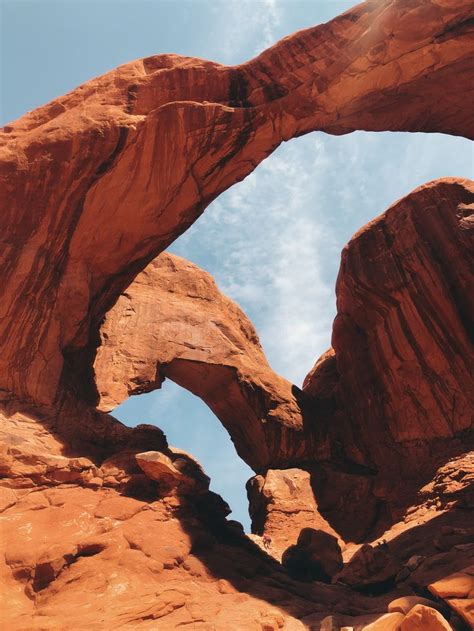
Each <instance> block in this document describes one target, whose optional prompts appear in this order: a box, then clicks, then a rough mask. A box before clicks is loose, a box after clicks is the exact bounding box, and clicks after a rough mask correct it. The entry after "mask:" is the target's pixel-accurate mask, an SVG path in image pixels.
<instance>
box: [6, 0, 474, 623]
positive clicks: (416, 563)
mask: <svg viewBox="0 0 474 631" xmlns="http://www.w3.org/2000/svg"><path fill="white" fill-rule="evenodd" d="M473 17H474V16H473V10H472V7H471V6H469V3H466V2H464V1H463V0H431V1H428V0H414V1H411V0H410V2H408V1H405V0H385V1H383V2H378V1H377V2H375V1H369V2H366V3H363V4H361V5H360V6H358V7H355V8H354V9H352V10H350V11H348V12H346V13H345V14H343V15H342V16H340V17H339V18H336V19H335V20H333V21H331V22H329V23H328V24H325V25H322V26H319V27H315V28H311V29H307V30H305V31H301V32H299V33H296V34H294V35H292V36H290V37H288V38H286V39H284V40H282V41H281V42H279V43H278V44H276V45H275V46H274V47H272V48H271V49H269V50H268V51H265V52H264V53H262V54H261V55H260V56H259V57H257V58H256V59H254V60H251V61H250V62H248V63H246V64H243V65H241V66H238V67H225V66H220V65H218V64H214V63H212V62H206V61H203V60H196V59H189V58H182V57H178V56H174V55H161V56H156V57H150V58H147V59H143V60H138V61H136V62H133V63H131V64H127V65H125V66H121V67H120V68H118V69H117V70H114V71H112V72H111V73H108V74H106V75H104V76H102V77H99V78H97V79H94V80H93V81H90V82H88V83H86V84H84V85H83V86H80V87H79V88H77V89H76V90H74V91H73V92H71V93H70V94H68V95H66V96H64V97H62V98H60V99H57V100H56V101H54V102H52V103H50V104H48V105H46V106H44V107H42V108H39V109H38V110H36V111H34V112H32V113H30V114H28V115H26V116H25V117H23V118H22V119H20V120H19V121H17V122H16V123H12V124H11V125H8V126H6V127H5V128H4V130H3V131H2V134H1V137H0V138H1V149H0V165H1V170H0V178H1V196H2V212H1V213H0V234H1V235H2V246H3V247H2V251H1V261H2V268H1V274H2V284H1V292H2V300H1V301H0V339H1V342H2V353H1V354H0V439H1V450H0V528H1V533H0V535H1V536H0V578H1V582H2V589H1V590H0V593H1V595H2V598H3V601H2V603H0V609H1V612H2V621H1V622H2V625H4V626H5V628H6V629H7V628H8V629H10V628H12V629H13V628H14V629H18V630H22V629H23V630H24V631H31V629H42V630H43V629H44V630H45V631H46V630H53V629H57V630H58V631H59V630H63V629H64V628H70V627H71V615H72V612H73V614H74V628H75V629H77V630H78V631H81V630H82V629H90V628H94V629H99V630H102V629H103V630H104V631H106V630H108V629H112V628H113V629H115V628H117V629H120V628H123V629H135V628H140V629H142V628H143V629H174V628H179V627H182V626H185V625H186V626H188V628H193V629H203V630H204V629H210V628H212V629H215V630H216V631H221V630H222V631H223V630H224V629H225V630H227V629H236V630H240V629H242V630H244V629H245V631H247V630H250V631H253V630H255V631H270V630H273V631H276V630H277V629H285V630H287V631H293V630H299V629H301V630H303V629H317V630H321V629H333V628H334V627H337V628H340V627H343V626H347V627H352V628H354V629H357V630H359V629H366V630H367V631H368V630H371V631H376V630H383V631H387V630H388V629H393V630H394V631H395V630H397V631H400V629H412V628H415V626H414V625H417V626H416V628H420V629H422V628H430V629H433V628H435V627H434V626H433V625H437V627H436V628H440V629H447V628H450V625H451V626H452V627H453V628H456V629H459V630H460V629H462V628H463V627H462V625H463V624H464V625H465V624H468V625H469V624H472V595H473V589H472V566H473V564H474V544H473V543H472V534H473V531H472V523H473V520H472V508H473V505H474V497H473V490H472V489H473V484H472V482H473V479H474V460H473V454H472V452H470V448H471V444H472V417H471V416H470V411H472V409H473V405H472V380H471V375H470V373H469V362H470V361H471V360H472V355H470V353H471V349H470V346H469V337H468V335H469V331H470V330H471V332H472V328H471V329H470V326H471V325H472V323H471V322H470V320H469V317H470V314H472V312H473V309H472V306H473V305H472V296H473V292H472V276H470V275H469V274H470V271H469V264H470V262H471V261H472V258H470V257H471V256H472V244H471V242H470V241H469V238H471V240H472V230H471V228H472V210H473V207H474V194H473V185H472V183H469V182H467V181H465V180H457V179H445V180H438V181H436V182H433V183H430V184H428V185H425V186H423V187H420V188H419V189H417V190H416V191H414V192H413V193H411V194H410V195H408V196H407V197H405V198H404V199H402V200H400V201H399V202H396V203H395V204H394V205H393V206H392V207H391V208H390V209H389V210H388V211H387V212H386V213H385V214H384V215H382V216H381V217H379V218H378V219H376V220H374V221H373V222H371V223H370V224H368V225H367V226H366V227H365V228H363V229H362V230H361V231H360V232H359V233H358V234H357V235H356V236H355V237H354V238H353V239H352V241H351V242H350V243H349V244H348V246H347V247H346V248H345V250H344V251H343V256H342V264H341V270H340V274H339V279H338V283H337V288H336V290H337V296H338V315H337V318H336V321H335V325H334V332H333V340H332V345H333V349H331V350H329V351H328V352H327V353H326V354H325V355H324V356H323V357H322V358H320V360H318V362H317V364H316V366H315V367H314V369H313V370H312V371H311V373H310V375H308V377H307V379H306V381H305V384H304V388H303V391H301V390H300V389H299V388H297V387H296V386H293V385H292V384H290V383H289V382H288V381H286V380H285V379H282V378H281V377H279V376H278V375H276V374H275V373H274V372H273V371H272V370H271V368H270V367H269V366H268V363H267V361H266V359H265V357H264V355H263V352H262V349H261V347H260V345H259V342H258V338H257V336H256V333H255V331H254V329H253V327H252V325H251V323H250V322H249V321H248V320H247V319H246V317H245V315H244V314H243V313H242V312H241V310H240V309H239V308H238V307H237V306H236V305H234V304H233V303H232V302H231V301H229V300H228V299H227V298H225V297H224V296H222V295H221V294H220V293H219V291H218V289H217V288H216V286H215V284H214V283H213V281H212V279H211V278H210V277H209V276H208V275H207V274H206V273H205V272H203V271H202V270H199V269H198V268H196V266H193V265H192V264H190V263H188V262H186V261H184V260H182V259H179V258H177V257H173V256H170V255H167V254H161V256H159V257H158V258H156V257H157V255H158V254H160V253H162V251H163V250H164V249H165V248H166V246H167V245H168V244H169V243H170V242H172V241H173V239H175V238H176V237H177V236H178V235H179V234H181V233H182V232H183V231H184V230H185V229H186V228H187V227H189V225H191V223H192V222H193V221H194V220H195V219H196V218H197V217H198V216H199V215H200V214H201V213H202V212H203V210H204V209H205V208H206V206H207V205H208V204H209V203H210V201H212V200H213V199H214V198H215V197H216V196H217V195H218V194H219V193H220V192H222V191H223V190H225V189H226V188H228V187H229V186H231V185H232V184H233V183H235V182H236V181H238V180H240V179H242V178H244V177H245V176H246V175H247V174H248V173H250V172H251V171H252V170H253V169H254V168H255V166H256V165H257V164H258V163H259V162H260V161H261V160H263V159H264V158H265V157H266V156H267V155H268V154H269V153H270V152H271V151H272V150H273V149H275V147H276V146H278V144H279V143H280V142H282V141H283V140H288V139H290V138H292V137H294V136H298V135H301V134H303V133H307V132H309V131H313V130H324V131H325V132H328V133H333V134H343V133H348V132H350V131H353V130H355V129H367V130H411V131H415V130H417V131H438V132H445V133H453V134H460V135H464V136H466V137H470V138H472V137H474V112H473V110H472V108H470V107H468V106H467V104H469V103H471V102H472V101H473V100H474V99H473V98H472V97H473V96H474V80H473V79H474V55H473V54H472V47H473ZM460 77H462V81H461V80H460ZM470 97H471V98H470ZM132 218H133V221H132V220H131V219H132ZM470 235H471V237H470ZM132 327H133V334H132V335H130V332H131V328H132ZM471 365H472V364H471ZM164 378H171V379H173V380H174V381H176V382H177V383H180V384H181V385H183V386H185V387H187V388H189V389H190V390H191V391H192V392H195V393H196V394H198V395H199V396H201V397H202V398H203V399H204V400H205V401H206V402H207V403H208V405H209V406H210V407H211V409H213V410H214V412H215V413H216V416H218V418H219V419H220V420H221V421H222V423H223V424H224V425H225V427H226V428H227V430H228V431H229V433H230V435H231V437H232V439H233V441H234V443H235V445H236V447H237V449H238V451H239V453H240V455H241V456H242V457H243V458H244V459H245V460H246V461H247V462H248V463H249V464H251V465H252V466H253V467H254V469H255V471H256V473H257V475H256V476H255V477H254V478H252V479H251V480H250V481H249V483H248V492H249V499H250V512H251V514H252V519H253V529H254V531H255V534H254V536H253V541H252V538H251V537H247V536H245V535H244V534H243V532H242V530H241V528H240V527H239V525H238V524H236V523H235V522H232V521H228V520H227V516H228V515H229V511H230V509H229V507H228V506H227V504H226V503H225V501H224V500H223V499H222V498H220V497H219V496H217V495H216V494H215V493H213V492H211V491H210V490H209V479H208V477H207V476H206V474H205V472H204V471H203V470H202V468H201V467H200V465H199V464H198V463H197V462H196V461H195V460H194V459H193V458H192V457H191V456H189V455H188V454H185V453H184V452H180V451H179V450H177V449H173V448H171V447H169V446H168V444H167V441H166V438H165V437H164V435H163V433H162V432H161V431H160V430H159V429H158V428H155V427H151V426H146V425H139V426H137V427H136V428H134V429H129V428H126V427H125V426H123V425H122V424H121V423H119V422H118V421H117V420H116V419H114V418H113V416H111V415H110V414H108V413H107V410H110V409H111V408H112V407H113V406H115V405H116V404H117V403H119V402H120V401H122V400H123V398H125V397H126V396H128V395H129V394H133V393H139V392H143V391H147V390H151V389H153V388H156V387H159V386H160V384H161V382H162V380H163V379H164ZM355 542H356V543H355ZM280 559H283V564H281V563H280V562H279V561H280ZM342 563H344V565H343V566H342ZM301 579H303V580H301ZM322 581H325V582H326V583H324V582H322ZM329 583H330V584H329ZM430 593H431V595H432V597H433V598H434V599H435V601H434V603H433V606H431V605H430V604H429V602H428V603H427V602H420V600H419V599H418V600H417V602H416V603H414V601H413V599H416V598H417V597H419V595H420V594H423V595H424V596H428V595H429V594H430ZM400 598H401V599H404V600H403V606H401V605H400ZM397 600H398V603H399V608H398V609H396V610H395V609H394V605H393V602H394V601H395V602H396V601H397ZM407 603H414V606H413V607H411V606H408V605H407ZM397 606H398V605H397ZM400 607H401V608H400ZM423 625H424V626H423ZM427 625H428V626H427ZM430 625H431V627H430ZM464 628H465V626H464Z"/></svg>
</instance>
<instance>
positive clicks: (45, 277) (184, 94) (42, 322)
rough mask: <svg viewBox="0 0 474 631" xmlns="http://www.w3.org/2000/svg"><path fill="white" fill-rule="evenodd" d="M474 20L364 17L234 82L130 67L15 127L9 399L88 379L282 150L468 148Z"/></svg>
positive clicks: (462, 9)
mask: <svg viewBox="0 0 474 631" xmlns="http://www.w3.org/2000/svg"><path fill="white" fill-rule="evenodd" d="M471 18H472V9H471V7H470V6H469V5H468V4H467V5H466V3H465V2H463V1H462V0H460V1H454V2H450V3H446V2H442V1H441V0H438V1H437V2H428V1H427V0H420V1H419V2H416V3H415V4H413V3H411V2H410V3H406V2H403V1H402V0H398V1H393V0H392V1H390V0H386V1H385V2H382V3H380V2H367V3H364V4H361V5H359V6H357V7H355V8H354V9H351V10H350V11H348V12H346V13H345V14H343V15H341V16H339V17H338V18H335V19H334V20H332V21H331V22H329V23H328V24H326V25H322V26H318V27H314V28H310V29H307V30H305V31H301V32H299V33H296V34H294V35H292V36H290V37H288V38H285V39H284V40H282V41H281V42H279V43H278V44H276V45H275V46H274V47H272V48H270V49H269V50H268V51H265V52H264V53H262V54H261V55H260V56H259V57H257V58H256V59H254V60H251V61H250V62H248V63H246V64H243V65H241V66H238V67H235V68H228V67H224V66H219V65H218V64H215V63H212V62H206V61H202V60H194V59H189V58H181V57H177V56H173V55H163V56H157V57H152V58H147V59H144V60H138V61H136V62H132V63H130V64H126V65H124V66H121V67H120V68H118V69H117V70H114V71H112V72H110V73H108V74H106V75H104V76H102V77H99V78H97V79H94V80H92V81H90V82H88V83H86V84H84V85H83V86H80V87H79V88H77V89H76V90H74V91H73V92H71V93H69V94H68V95H66V96H65V97H62V98H59V99H57V100H55V101H53V102H52V103H50V104H48V105H46V106H44V107H42V108H39V109H37V110H35V111H34V112H32V113H30V114H28V115H26V116H25V117H23V118H22V119H20V120H19V121H18V122H16V123H12V124H11V125H8V126H6V127H5V128H4V131H3V133H2V153H1V164H2V173H1V177H2V206H4V208H5V211H4V212H3V213H2V216H1V218H0V221H1V225H0V229H1V233H2V239H3V243H4V249H3V270H4V285H3V299H2V307H1V308H2V311H1V314H0V316H1V318H2V325H1V330H0V339H1V341H2V349H3V353H2V357H1V358H0V388H1V389H2V391H3V392H4V393H5V396H6V397H8V396H11V395H13V396H16V397H19V398H22V399H28V400H30V401H32V402H36V403H38V404H51V403H52V401H54V399H55V398H56V397H57V395H58V388H59V387H60V386H59V382H60V377H61V374H62V373H63V368H64V356H66V357H67V360H68V362H67V371H66V372H67V373H70V372H71V371H72V372H75V371H77V370H78V364H80V365H82V366H83V364H84V357H83V355H84V349H90V351H91V352H93V347H94V345H95V344H96V335H97V327H98V324H99V322H100V320H101V319H102V317H103V315H104V313H105V312H106V311H107V310H108V309H109V308H110V307H111V306H112V304H113V303H114V302H115V300H116V299H117V297H118V295H119V294H120V292H121V291H122V290H123V289H124V288H125V287H126V286H127V285H128V284H129V283H130V281H131V280H132V279H133V278H134V276H135V275H136V273H137V272H138V271H140V270H141V269H143V268H144V267H145V265H146V264H147V263H148V262H149V261H150V260H152V259H153V258H154V257H155V256H156V255H157V254H159V252H160V251H162V250H163V249H164V248H165V247H166V246H167V245H168V244H169V243H170V242H171V241H173V239H175V238H176V237H177V236H178V235H179V234H180V233H181V232H183V231H184V230H185V229H186V228H187V227H188V226H189V225H190V224H191V223H192V222H193V221H194V220H195V219H196V218H197V217H198V216H199V214H200V213H202V211H203V210H204V208H205V207H206V205H207V204H208V203H209V202H210V201H211V200H212V199H214V198H215V197H216V196H217V195H218V194H219V193H220V192H222V191H223V190H225V189H226V188H228V187H229V186H231V185H232V184H233V183H234V182H236V181H238V180H240V179H242V178H244V177H245V176H246V175H247V174H248V173H250V172H251V171H252V170H253V168H255V166H256V165H257V164H258V163H259V162H260V161H261V160H263V159H264V158H265V156H267V155H268V154H269V153H270V152H271V151H272V150H273V149H274V148H275V147H276V146H278V144H279V143H281V142H282V141H283V140H288V139H290V138H292V137H294V136H297V135H301V134H303V133H307V132H309V131H313V130H317V129H319V130H322V131H326V132H328V133H335V134H341V133H347V132H350V131H352V130H355V129H367V130H406V131H441V132H446V133H454V134H462V135H465V136H467V137H472V136H473V131H474V129H473V126H474V120H473V115H472V112H470V111H469V108H465V107H464V105H465V103H466V102H468V101H469V91H471V90H472V84H473V82H472V81H470V78H472V75H473V72H474V70H473V63H474V62H473V59H472V55H471V54H470V51H471V46H472V26H471ZM459 76H463V81H462V82H460V81H459ZM471 100H472V99H471ZM183 156H185V159H184V160H183ZM178 158H179V159H178ZM132 216H133V221H132V222H131V221H130V217H132ZM86 354H87V353H86ZM89 355H90V354H89ZM79 368H80V366H79ZM66 376H67V375H66ZM68 380H69V382H71V377H70V376H69V377H68ZM72 381H74V379H72ZM76 381H77V379H76Z"/></svg>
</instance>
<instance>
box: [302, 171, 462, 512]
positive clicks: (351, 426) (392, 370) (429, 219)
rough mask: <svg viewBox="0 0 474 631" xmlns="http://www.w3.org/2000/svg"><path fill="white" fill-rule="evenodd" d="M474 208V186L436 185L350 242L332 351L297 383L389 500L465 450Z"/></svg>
mask: <svg viewBox="0 0 474 631" xmlns="http://www.w3.org/2000/svg"><path fill="white" fill-rule="evenodd" d="M473 210H474V186H473V183H472V182H468V181H462V180H452V179H446V180H437V181H435V182H431V183H429V184H427V185H425V186H422V187H420V188H418V189H417V190H416V191H414V192H413V193H411V194H410V195H409V196H408V197H406V198H404V199H402V200H400V201H398V202H396V203H395V204H394V205H393V206H392V207H391V208H389V210H387V212H386V213H384V214H383V215H381V216H380V217H379V218H377V219H375V220H374V221H372V222H371V223H369V224H368V225H367V226H365V227H364V228H363V229H362V230H361V231H360V232H359V233H357V234H356V235H355V236H354V237H353V239H352V240H351V241H350V242H349V244H348V245H347V246H346V247H345V249H344V251H343V253H342V261H341V268H340V271H339V277H338V281H337V286H336V295H337V310H338V311H337V316H336V319H335V322H334V328H333V339H332V343H333V348H334V350H332V351H330V352H328V353H326V355H324V356H323V357H322V358H321V359H320V360H318V362H317V364H316V366H315V368H314V369H313V370H312V372H311V373H310V374H309V375H308V377H307V378H306V380H305V384H304V388H303V389H304V391H305V392H306V393H307V394H308V395H310V396H311V397H312V398H313V401H314V402H315V403H316V408H317V414H316V415H315V422H319V423H323V424H324V427H325V432H326V437H327V441H328V444H329V445H330V448H329V449H330V452H331V453H332V456H333V458H336V457H337V456H339V457H340V458H342V459H344V460H345V461H346V462H352V463H353V465H354V472H355V470H356V468H357V467H360V468H362V467H365V468H366V470H367V471H369V470H371V471H372V474H373V475H372V476H371V477H372V480H373V486H372V488H371V491H370V492H371V494H373V495H374V496H375V497H378V498H380V499H383V500H388V502H389V503H390V504H392V505H393V504H396V503H397V502H401V503H403V498H404V497H406V495H407V493H408V494H409V493H410V492H412V491H413V489H414V488H415V489H417V488H419V487H420V483H421V482H423V481H425V480H427V479H429V478H430V477H431V476H432V474H433V471H434V469H436V467H437V466H439V464H440V463H441V462H443V461H446V456H449V454H450V453H451V454H453V453H456V452H457V453H462V451H465V450H468V449H469V447H470V446H472V436H473V435H472V430H473V415H472V410H473V409H474V389H473V382H472V365H473V364H472V361H473V353H472V342H471V339H470V335H471V334H472V331H473V322H472V314H473V313H474V308H473V303H472V301H473V292H472V291H471V289H472V271H471V270H472V263H473V259H472V252H473V248H472V243H473V227H474V223H473V216H474V215H473ZM318 431H319V430H318Z"/></svg>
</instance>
